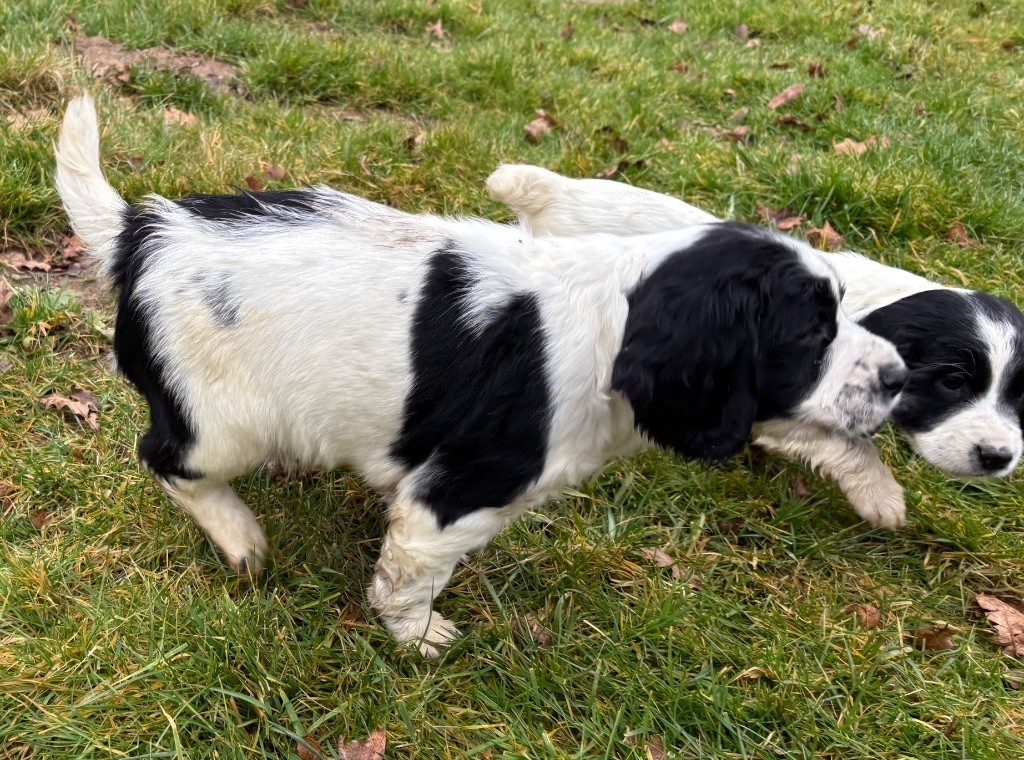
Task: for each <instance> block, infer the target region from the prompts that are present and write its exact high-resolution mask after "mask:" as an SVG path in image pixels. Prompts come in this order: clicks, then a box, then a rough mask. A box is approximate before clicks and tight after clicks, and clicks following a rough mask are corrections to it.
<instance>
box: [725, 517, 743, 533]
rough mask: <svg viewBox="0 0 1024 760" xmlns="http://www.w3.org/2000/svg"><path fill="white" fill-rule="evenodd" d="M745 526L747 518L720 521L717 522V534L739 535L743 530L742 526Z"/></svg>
mask: <svg viewBox="0 0 1024 760" xmlns="http://www.w3.org/2000/svg"><path fill="white" fill-rule="evenodd" d="M746 524H747V518H745V517H730V518H728V519H726V520H720V521H719V522H718V532H719V533H739V532H740V531H741V530H743V526H744V525H746Z"/></svg>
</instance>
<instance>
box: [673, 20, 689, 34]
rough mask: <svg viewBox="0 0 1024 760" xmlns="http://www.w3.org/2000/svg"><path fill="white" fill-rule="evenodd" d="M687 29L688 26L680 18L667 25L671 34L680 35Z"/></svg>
mask: <svg viewBox="0 0 1024 760" xmlns="http://www.w3.org/2000/svg"><path fill="white" fill-rule="evenodd" d="M689 28H690V25H689V24H687V23H686V22H685V21H683V20H682V19H681V18H677V19H676V20H675V21H673V22H672V23H671V24H669V25H668V30H669V31H670V32H672V33H673V34H682V33H683V32H685V31H686V30H687V29H689Z"/></svg>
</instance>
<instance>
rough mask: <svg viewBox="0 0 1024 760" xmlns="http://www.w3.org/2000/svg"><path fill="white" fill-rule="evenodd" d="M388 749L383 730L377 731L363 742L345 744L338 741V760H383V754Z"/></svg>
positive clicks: (343, 739)
mask: <svg viewBox="0 0 1024 760" xmlns="http://www.w3.org/2000/svg"><path fill="white" fill-rule="evenodd" d="M387 747H388V735H387V734H386V733H385V732H384V729H378V730H377V731H374V732H373V733H372V734H370V735H369V736H368V737H366V739H364V740H363V741H351V742H346V741H345V738H344V737H342V738H341V739H338V758H339V760H384V752H385V750H387Z"/></svg>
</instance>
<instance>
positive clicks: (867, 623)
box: [843, 604, 882, 631]
mask: <svg viewBox="0 0 1024 760" xmlns="http://www.w3.org/2000/svg"><path fill="white" fill-rule="evenodd" d="M843 612H844V613H846V614H847V615H856V616H857V622H858V623H860V627H861V628H863V629H864V630H865V631H873V630H875V629H876V628H878V626H880V625H881V624H882V613H881V612H879V611H878V608H877V607H876V606H875V605H873V604H851V605H849V606H847V607H846V608H845V609H844V610H843Z"/></svg>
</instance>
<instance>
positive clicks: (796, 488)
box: [779, 216, 814, 499]
mask: <svg viewBox="0 0 1024 760" xmlns="http://www.w3.org/2000/svg"><path fill="white" fill-rule="evenodd" d="M790 219H801V220H802V219H803V217H802V216H793V217H790ZM785 221H788V220H785ZM779 229H782V227H781V226H780V227H779ZM787 229H792V228H791V227H787ZM790 487H791V488H792V489H793V495H794V496H796V497H797V498H798V499H809V498H811V497H812V496H814V492H813V491H811V489H810V488H809V487H808V486H807V481H806V480H804V479H803V477H801V476H800V475H794V476H793V480H791V481H790Z"/></svg>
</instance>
